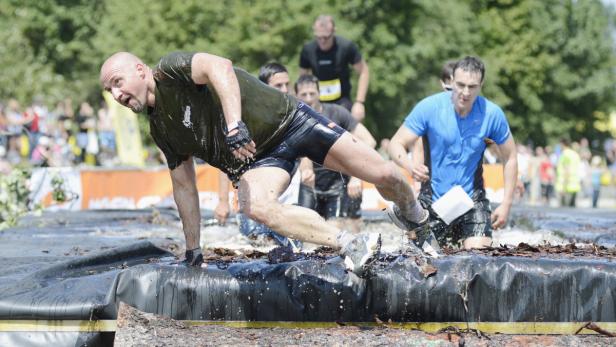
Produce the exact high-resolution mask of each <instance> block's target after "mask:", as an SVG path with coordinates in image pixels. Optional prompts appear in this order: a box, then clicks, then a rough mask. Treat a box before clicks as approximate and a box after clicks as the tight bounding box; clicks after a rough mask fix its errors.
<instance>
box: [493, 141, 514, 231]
mask: <svg viewBox="0 0 616 347" xmlns="http://www.w3.org/2000/svg"><path fill="white" fill-rule="evenodd" d="M498 151H499V153H500V155H501V160H502V162H503V175H504V178H505V188H504V189H505V194H504V197H503V202H502V203H501V204H500V205H499V206H498V207H497V208H496V209H495V210H494V212H492V228H494V229H499V228H502V227H503V226H505V224H506V223H507V219H508V218H509V211H510V210H511V204H512V203H513V191H514V189H515V184H516V181H517V179H518V154H517V150H516V147H515V141H514V140H513V136H512V135H509V137H508V138H507V140H506V141H505V142H504V143H503V144H502V145H499V146H498Z"/></svg>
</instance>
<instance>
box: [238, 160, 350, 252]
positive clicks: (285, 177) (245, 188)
mask: <svg viewBox="0 0 616 347" xmlns="http://www.w3.org/2000/svg"><path fill="white" fill-rule="evenodd" d="M289 180H290V178H289V174H288V173H287V172H286V171H285V170H283V169H280V168H276V167H261V168H256V169H252V170H248V171H247V172H246V173H245V174H244V175H243V176H242V178H241V180H240V186H239V192H238V194H239V200H240V210H241V211H242V213H244V214H246V215H247V216H248V217H250V218H252V219H254V220H256V221H257V222H259V223H262V224H265V225H267V226H268V227H269V228H271V229H272V230H274V231H276V232H278V233H280V234H281V235H283V236H286V237H290V238H293V239H297V240H301V241H305V242H311V243H316V244H319V245H324V246H329V247H333V248H340V245H339V242H338V240H337V237H338V236H339V234H340V230H339V229H338V228H336V227H335V226H334V225H332V224H330V223H327V222H326V221H325V219H323V218H322V217H321V216H319V214H318V213H316V212H315V211H313V210H311V209H308V208H305V207H300V206H294V205H283V204H281V203H280V202H279V201H278V197H279V196H280V194H282V192H284V190H285V189H286V187H287V186H288V185H289Z"/></svg>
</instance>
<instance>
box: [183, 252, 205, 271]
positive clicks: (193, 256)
mask: <svg viewBox="0 0 616 347" xmlns="http://www.w3.org/2000/svg"><path fill="white" fill-rule="evenodd" d="M182 264H183V265H186V266H194V267H201V264H203V254H201V248H195V249H191V250H187V251H186V259H184V260H183V261H182Z"/></svg>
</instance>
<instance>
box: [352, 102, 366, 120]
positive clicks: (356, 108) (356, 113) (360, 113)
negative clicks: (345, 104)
mask: <svg viewBox="0 0 616 347" xmlns="http://www.w3.org/2000/svg"><path fill="white" fill-rule="evenodd" d="M351 114H352V115H353V118H355V119H356V120H357V121H359V122H361V121H362V120H364V117H365V116H366V108H365V106H364V104H363V103H361V102H357V101H356V102H355V103H354V104H353V106H352V107H351Z"/></svg>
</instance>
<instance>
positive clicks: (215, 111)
mask: <svg viewBox="0 0 616 347" xmlns="http://www.w3.org/2000/svg"><path fill="white" fill-rule="evenodd" d="M100 81H101V84H102V86H103V87H104V89H105V90H107V91H109V92H110V93H111V94H112V95H113V97H114V99H115V100H116V101H118V102H119V103H120V104H122V105H124V106H126V107H129V108H131V109H132V110H133V111H134V112H143V111H146V110H147V114H148V118H149V120H150V132H151V135H152V137H153V139H154V141H155V142H156V144H157V145H158V147H159V148H160V149H161V150H162V151H163V153H164V155H165V157H166V159H167V165H168V167H169V170H170V175H171V182H172V185H173V196H174V199H175V202H176V204H177V206H178V211H179V214H180V218H181V219H182V224H183V229H184V235H185V237H186V247H187V252H186V258H187V259H186V262H187V263H188V264H190V265H200V264H201V263H202V262H203V256H202V255H201V248H200V244H199V239H200V218H201V215H200V211H199V199H198V191H197V186H196V179H195V169H194V163H193V157H198V158H200V159H202V160H204V161H206V162H207V163H209V164H210V165H212V166H215V167H217V168H219V169H221V170H223V171H224V172H225V173H226V174H227V175H228V176H229V178H230V179H231V180H232V181H233V182H234V184H236V185H237V186H238V187H239V192H238V194H239V197H240V209H241V211H242V212H243V213H245V214H246V215H248V216H249V217H250V218H252V219H254V220H256V221H258V222H260V223H263V224H265V225H267V226H268V227H270V228H271V229H272V230H275V231H277V232H279V233H280V234H282V235H284V236H287V237H292V238H296V239H299V240H301V241H307V242H312V243H316V244H321V245H326V246H330V247H334V248H336V249H340V251H341V255H343V256H344V258H345V264H346V266H347V267H349V268H350V269H352V270H353V271H356V272H358V273H359V274H361V272H362V271H363V270H364V267H365V265H366V263H367V262H368V261H369V260H370V259H372V258H373V256H374V254H375V253H376V252H378V249H379V245H380V236H379V235H376V234H369V235H359V236H357V237H355V236H354V235H350V234H349V233H346V232H344V231H340V230H339V229H338V228H336V227H335V226H332V225H329V224H328V223H327V222H325V220H323V218H321V217H320V216H319V215H318V214H317V213H316V212H314V211H311V210H309V209H306V208H303V207H299V206H289V205H282V204H280V203H279V202H278V200H277V198H278V196H279V195H280V194H281V193H282V191H284V189H285V188H286V187H287V185H288V184H289V180H290V173H291V172H292V170H293V168H294V166H295V161H296V159H297V158H298V157H302V156H306V157H308V158H310V159H311V160H312V161H314V162H316V163H319V164H324V165H325V166H326V167H328V168H330V169H333V170H336V171H340V172H344V173H346V174H349V175H353V176H356V177H358V178H360V179H362V180H364V181H367V182H371V183H373V184H375V186H376V187H377V189H378V190H379V192H380V193H381V195H382V196H383V197H385V198H386V199H388V200H392V201H394V202H395V204H396V206H397V209H396V211H397V215H396V217H397V218H403V219H404V221H406V222H407V223H408V224H409V227H412V226H416V225H419V224H422V223H425V222H426V220H427V217H428V213H427V211H426V210H424V209H423V208H422V207H421V205H420V204H419V203H418V202H417V201H416V200H415V198H414V194H413V192H412V189H411V187H410V185H409V184H408V182H407V181H406V180H405V178H404V177H403V176H402V175H401V173H400V172H399V171H398V169H397V167H396V166H395V165H394V164H393V163H389V162H386V161H384V160H383V159H382V158H381V156H380V155H379V154H378V153H377V152H376V151H374V150H373V149H371V148H370V147H368V146H367V145H365V144H363V143H361V142H360V141H357V140H356V139H354V138H353V136H352V135H351V134H349V133H347V132H345V131H344V130H343V129H342V128H340V127H339V126H337V125H336V124H335V123H333V122H331V121H330V120H328V119H326V118H325V117H323V116H321V115H319V114H318V113H316V112H315V111H314V110H312V109H311V108H310V107H308V106H306V105H304V104H303V103H301V102H298V101H297V99H295V98H294V97H292V96H289V95H286V94H284V93H281V92H280V91H278V90H276V89H274V88H271V87H269V86H267V85H265V84H264V83H262V82H261V81H259V80H258V79H257V78H255V77H254V76H252V75H250V74H248V73H247V72H245V71H244V70H241V69H238V68H234V67H233V65H232V64H231V61H230V60H228V59H225V58H222V57H218V56H215V55H212V54H208V53H184V52H176V53H171V54H168V55H166V56H164V57H163V58H162V59H161V60H160V62H159V63H158V65H157V66H156V67H155V68H154V69H150V68H149V67H148V66H147V65H145V64H144V63H143V62H142V61H141V60H140V59H139V58H138V57H136V56H134V55H132V54H130V53H126V52H120V53H116V54H114V55H112V56H111V57H109V58H108V59H107V60H106V61H105V63H104V64H103V66H102V67H101V72H100Z"/></svg>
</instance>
